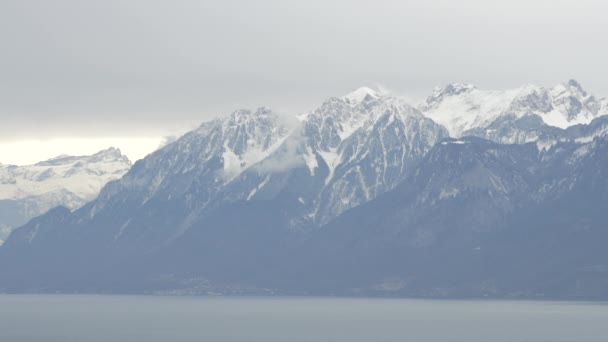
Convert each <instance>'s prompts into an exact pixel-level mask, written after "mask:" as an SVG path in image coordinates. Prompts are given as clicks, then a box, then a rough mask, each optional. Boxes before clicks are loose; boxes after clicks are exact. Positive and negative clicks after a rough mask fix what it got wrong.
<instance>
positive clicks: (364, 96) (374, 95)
mask: <svg viewBox="0 0 608 342" xmlns="http://www.w3.org/2000/svg"><path fill="white" fill-rule="evenodd" d="M379 97H380V94H378V92H376V91H375V90H373V89H371V88H368V87H360V88H357V89H355V90H353V91H352V92H350V93H348V94H346V95H344V96H342V99H343V100H344V101H346V102H348V103H349V104H351V105H358V104H360V103H362V102H364V101H367V100H371V99H378V98H379Z"/></svg>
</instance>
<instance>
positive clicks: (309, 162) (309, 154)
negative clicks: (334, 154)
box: [303, 146, 319, 176]
mask: <svg viewBox="0 0 608 342" xmlns="http://www.w3.org/2000/svg"><path fill="white" fill-rule="evenodd" d="M303 157H304V162H305V163H306V166H307V167H308V170H310V175H311V176H314V175H315V170H316V169H317V167H319V163H318V162H317V156H316V155H315V154H314V153H313V151H312V148H310V146H306V154H304V155H303Z"/></svg>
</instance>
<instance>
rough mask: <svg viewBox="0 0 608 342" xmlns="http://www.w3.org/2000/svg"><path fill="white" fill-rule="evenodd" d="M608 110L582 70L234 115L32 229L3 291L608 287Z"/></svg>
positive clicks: (562, 294) (533, 294)
mask: <svg viewBox="0 0 608 342" xmlns="http://www.w3.org/2000/svg"><path fill="white" fill-rule="evenodd" d="M606 114H608V101H607V100H606V99H597V98H595V97H594V96H592V95H590V94H588V93H587V92H586V91H585V90H584V89H583V88H582V87H581V86H580V84H578V83H577V82H576V81H573V80H571V81H569V82H567V83H564V84H560V85H557V86H555V87H553V88H550V89H545V88H543V87H537V86H524V87H521V88H518V89H514V90H508V91H486V90H479V89H477V88H476V87H474V86H472V85H468V84H462V83H455V84H450V85H448V86H446V87H444V88H438V89H436V90H435V91H434V92H433V94H432V95H431V96H430V97H429V98H428V99H427V100H426V102H425V103H423V104H422V105H419V106H417V107H414V106H411V105H409V104H408V103H407V101H406V100H404V99H403V98H400V97H396V96H390V95H386V94H382V93H380V92H376V91H374V90H372V89H369V88H360V89H357V90H355V91H354V92H352V93H349V94H347V95H345V96H342V97H333V98H330V99H328V100H326V101H325V102H324V103H323V104H322V105H321V106H320V107H318V108H316V109H314V110H312V111H310V112H308V113H305V114H302V115H298V116H295V117H290V116H286V115H279V114H277V113H275V112H273V111H272V110H270V109H267V108H259V109H257V110H253V111H250V110H239V111H235V112H233V113H232V114H230V115H229V116H227V117H224V118H221V119H216V120H212V121H209V122H205V123H203V124H202V125H201V126H200V127H198V128H197V129H195V130H193V131H191V132H189V133H187V134H185V135H184V136H182V137H181V138H179V139H177V140H176V141H175V142H173V143H170V144H168V145H166V146H164V147H163V148H161V149H159V150H157V151H155V152H153V153H152V154H150V155H148V156H147V157H146V158H144V159H143V160H139V161H137V162H136V163H135V164H134V165H133V167H132V168H131V169H130V170H129V171H128V172H127V173H126V174H125V175H124V176H122V177H121V178H119V179H116V180H113V181H110V182H109V183H108V184H107V185H105V186H104V187H103V188H102V190H101V192H100V193H99V196H98V197H97V198H96V199H94V200H92V201H90V202H88V203H87V204H84V205H83V206H82V207H80V208H79V209H76V210H70V209H69V208H66V207H57V208H54V209H52V210H50V211H49V212H48V213H46V214H44V215H42V216H39V217H36V218H34V219H32V220H31V221H29V222H28V223H27V224H25V225H24V226H22V227H21V228H19V229H17V230H15V231H14V232H13V233H12V234H11V236H10V238H9V239H8V240H7V241H6V243H5V244H4V245H3V246H2V247H1V248H0V269H1V270H2V272H0V290H2V291H5V292H28V291H32V292H48V291H61V292H75V291H78V292H80V291H85V292H123V293H124V292H134V293H141V292H146V293H148V292H152V293H231V294H234V293H237V294H239V293H255V294H273V293H279V294H315V295H331V294H337V295H382V296H387V295H396V296H416V297H461V296H464V297H480V296H491V297H517V298H520V297H521V298H537V297H543V298H544V297H557V298H605V297H608V286H605V285H608V264H607V263H606V262H605V260H608V259H607V258H606V257H607V256H608V253H607V252H605V251H604V248H603V247H604V245H605V242H607V241H608V240H607V237H608V234H607V232H608V230H607V229H606V228H608V227H606V224H605V221H606V220H605V215H604V209H605V208H606V205H607V203H608V201H607V199H608V181H606V179H608V178H607V176H608V169H607V167H608V153H607V152H608V150H607V149H608V137H607V135H606V132H608V116H606Z"/></svg>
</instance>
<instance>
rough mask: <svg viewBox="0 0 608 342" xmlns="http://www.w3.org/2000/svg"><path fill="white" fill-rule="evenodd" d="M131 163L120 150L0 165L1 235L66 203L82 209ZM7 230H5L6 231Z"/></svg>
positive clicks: (67, 205)
mask: <svg viewBox="0 0 608 342" xmlns="http://www.w3.org/2000/svg"><path fill="white" fill-rule="evenodd" d="M130 168H131V162H130V161H129V159H128V158H127V157H126V156H124V155H123V154H122V153H121V152H120V150H119V149H117V148H113V147H112V148H109V149H106V150H103V151H100V152H98V153H95V154H93V155H90V156H67V155H62V156H58V157H55V158H51V159H49V160H46V161H42V162H39V163H36V164H34V165H26V166H17V165H0V200H2V201H0V202H1V203H0V212H3V213H6V214H5V215H3V216H2V217H0V228H2V227H5V229H0V230H2V231H0V238H2V237H3V236H4V235H6V233H7V232H8V231H9V230H10V229H9V228H10V227H15V226H18V225H21V224H23V223H25V222H26V221H27V220H28V219H30V218H32V217H34V216H36V215H39V214H42V213H44V212H46V211H47V210H49V209H51V208H53V207H55V206H58V205H62V206H65V207H68V208H70V209H75V208H78V207H80V206H82V205H84V204H85V203H86V202H88V201H90V200H92V199H94V198H95V197H96V196H97V194H98V193H99V191H100V189H101V188H102V187H103V186H104V185H105V184H106V183H108V182H109V181H111V180H115V179H118V178H120V177H122V176H123V175H124V174H125V173H126V172H127V171H128V170H129V169H130ZM3 232H4V233H3Z"/></svg>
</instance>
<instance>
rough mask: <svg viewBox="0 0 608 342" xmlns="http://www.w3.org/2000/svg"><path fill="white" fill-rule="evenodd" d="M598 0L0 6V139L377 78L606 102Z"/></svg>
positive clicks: (310, 97) (180, 117) (181, 115)
mask: <svg viewBox="0 0 608 342" xmlns="http://www.w3.org/2000/svg"><path fill="white" fill-rule="evenodd" d="M606 13H608V5H607V3H606V2H605V1H599V0H598V1H590V0H577V1H559V0H551V1H548V0H547V1H540V0H536V1H534V0H526V1H524V0H509V1H506V0H505V1H488V0H464V1H454V0H450V1H447V0H446V1H432V0H426V1H422V0H420V1H407V0H401V1H382V0H375V1H371V0H367V1H345V0H344V1H328V0H325V1H320V0H307V1H303V0H299V1H289V0H276V1H249V0H242V1H236V0H222V1H205V0H198V1H177V0H172V1H155V0H141V1H135V0H130V1H126V0H120V1H119V0H104V1H86V0H54V1H46V0H41V1H33V0H2V1H1V2H0V42H1V44H2V50H1V53H0V119H1V122H2V124H1V125H0V141H14V140H19V139H31V138H33V137H66V136H77V137H83V136H91V135H94V136H111V135H118V136H129V135H133V136H144V135H145V136H151V135H165V134H171V133H172V132H174V131H179V130H180V129H184V128H185V127H190V126H192V125H194V124H197V123H199V122H201V121H203V120H206V119H207V118H209V117H211V116H213V115H217V114H223V113H227V112H229V111H231V110H232V109H236V108H240V107H257V106H261V105H265V106H269V107H271V108H273V109H278V110H281V111H287V112H296V111H302V110H305V109H308V108H311V107H313V106H315V105H317V104H319V103H320V102H321V101H322V100H323V99H324V98H326V97H328V96H330V95H341V94H342V93H345V92H347V91H349V90H350V89H353V88H355V87H358V86H361V85H371V86H374V85H376V84H381V85H383V86H385V87H388V88H389V89H392V90H393V91H394V92H396V93H399V94H402V95H410V96H415V97H418V96H423V95H426V94H428V93H430V91H431V90H432V88H433V87H434V86H436V85H443V84H446V83H449V82H453V81H464V82H471V83H474V84H477V85H478V86H479V87H482V88H506V87H514V86H518V85H521V84H525V83H536V84H540V85H547V86H549V85H553V84H555V83H558V82H560V81H565V80H567V79H568V78H576V79H578V80H579V81H580V82H581V83H582V84H583V86H584V87H585V88H587V89H588V90H589V91H591V92H592V93H594V94H596V95H598V96H605V95H608V77H606V63H607V61H608V45H606V41H605V40H606V33H608V20H605V18H606Z"/></svg>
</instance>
